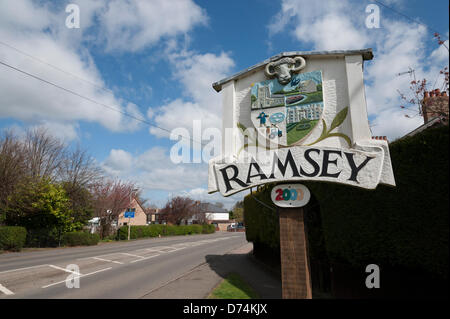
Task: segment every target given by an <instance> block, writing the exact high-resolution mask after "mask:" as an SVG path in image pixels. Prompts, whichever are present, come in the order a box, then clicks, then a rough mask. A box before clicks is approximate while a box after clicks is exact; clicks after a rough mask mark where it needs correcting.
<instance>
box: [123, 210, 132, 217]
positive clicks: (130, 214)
mask: <svg viewBox="0 0 450 319" xmlns="http://www.w3.org/2000/svg"><path fill="white" fill-rule="evenodd" d="M125 218H134V212H130V211H127V212H125Z"/></svg>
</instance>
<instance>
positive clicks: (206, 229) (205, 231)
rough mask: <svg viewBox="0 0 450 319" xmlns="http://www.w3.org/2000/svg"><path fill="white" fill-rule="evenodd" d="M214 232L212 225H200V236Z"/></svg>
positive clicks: (214, 228)
mask: <svg viewBox="0 0 450 319" xmlns="http://www.w3.org/2000/svg"><path fill="white" fill-rule="evenodd" d="M215 232H216V227H215V226H214V225H212V224H203V225H202V234H212V233H215Z"/></svg>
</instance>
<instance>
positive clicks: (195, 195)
mask: <svg viewBox="0 0 450 319" xmlns="http://www.w3.org/2000/svg"><path fill="white" fill-rule="evenodd" d="M171 195H172V196H187V197H190V198H192V199H195V200H199V201H202V202H210V203H222V204H224V207H225V208H226V209H230V210H231V209H232V208H233V206H234V204H235V203H236V202H237V201H240V200H243V199H244V197H245V196H246V195H247V193H246V192H245V191H244V192H240V193H237V194H234V195H233V196H229V197H224V196H222V195H221V194H220V193H214V194H208V190H207V189H205V188H193V189H190V190H184V191H182V192H179V193H173V194H171Z"/></svg>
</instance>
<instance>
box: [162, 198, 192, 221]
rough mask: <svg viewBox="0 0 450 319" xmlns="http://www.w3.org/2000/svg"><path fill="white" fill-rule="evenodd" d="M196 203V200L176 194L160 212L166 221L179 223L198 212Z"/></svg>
mask: <svg viewBox="0 0 450 319" xmlns="http://www.w3.org/2000/svg"><path fill="white" fill-rule="evenodd" d="M198 204H199V203H198V202H196V201H194V200H192V199H190V198H189V197H181V196H177V197H174V198H172V199H170V200H169V201H168V202H167V203H166V205H165V206H164V208H163V209H161V211H160V214H161V217H162V218H163V219H164V220H166V221H167V222H168V223H170V224H176V225H180V224H181V222H182V221H183V220H187V219H189V218H191V217H193V216H194V215H196V214H198V213H199V211H198Z"/></svg>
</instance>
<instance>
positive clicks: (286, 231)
mask: <svg viewBox="0 0 450 319" xmlns="http://www.w3.org/2000/svg"><path fill="white" fill-rule="evenodd" d="M271 198H272V201H273V203H274V204H275V205H277V206H279V207H280V209H279V214H280V248H281V279H282V290H283V299H311V298H312V291H311V276H310V271H309V262H308V240H307V234H306V231H305V211H304V209H303V206H305V205H306V204H308V202H309V199H310V198H311V193H310V192H309V190H308V188H307V187H306V186H304V185H301V184H283V185H277V186H275V187H274V188H273V189H272V193H271Z"/></svg>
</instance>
